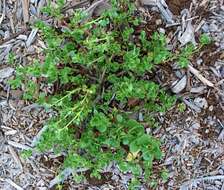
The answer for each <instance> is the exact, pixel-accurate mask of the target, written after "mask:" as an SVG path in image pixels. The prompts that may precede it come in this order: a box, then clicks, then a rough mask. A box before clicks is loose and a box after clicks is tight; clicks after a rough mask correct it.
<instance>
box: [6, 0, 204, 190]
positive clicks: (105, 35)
mask: <svg viewBox="0 0 224 190" xmlns="http://www.w3.org/2000/svg"><path fill="white" fill-rule="evenodd" d="M62 3H63V1H60V3H59V6H58V7H59V8H60V7H62ZM111 4H112V8H111V9H110V10H107V11H106V12H104V13H103V14H102V15H101V16H100V17H97V18H93V19H92V20H88V19H85V16H86V15H85V14H83V13H82V12H81V11H77V12H75V14H74V16H73V17H72V18H70V19H69V20H68V21H67V23H66V27H64V28H63V29H60V30H59V29H56V28H54V27H52V26H50V25H48V24H46V23H44V22H41V21H39V22H37V23H36V27H38V28H39V29H40V30H41V31H42V36H43V38H44V39H45V42H46V45H47V49H45V50H44V55H45V59H44V61H43V62H40V61H38V60H35V61H34V62H33V64H31V65H30V66H25V67H22V66H21V67H18V68H17V76H16V78H15V79H14V80H12V81H10V84H11V86H12V87H13V88H19V87H21V85H22V86H23V88H24V98H25V99H27V100H36V101H37V102H38V103H40V104H43V105H44V106H46V108H52V109H55V110H56V111H57V113H58V114H57V117H55V118H53V119H51V120H50V121H48V122H47V124H46V125H47V130H46V131H45V132H44V133H43V135H42V138H41V140H40V142H39V143H38V145H37V148H38V150H40V151H46V150H50V149H51V150H53V151H54V152H55V153H56V154H57V153H61V152H63V153H65V155H66V156H65V159H64V164H63V166H62V168H67V167H70V168H73V169H74V171H75V170H80V169H82V168H85V169H88V170H90V171H91V176H92V177H97V178H100V177H101V173H102V171H103V169H104V168H105V167H106V166H108V165H109V164H110V163H111V162H114V163H116V164H117V165H118V167H119V169H120V170H121V171H122V172H131V173H132V174H133V176H134V178H133V180H132V182H131V183H132V185H133V186H135V185H139V183H138V180H139V179H141V180H144V181H145V182H150V181H149V178H150V176H151V174H152V164H153V160H154V159H161V158H162V152H161V150H160V142H159V140H157V139H156V138H154V137H153V136H152V135H150V134H147V132H146V131H147V130H146V129H147V128H148V127H153V125H154V123H155V122H154V119H153V116H154V115H155V113H158V112H166V111H167V110H168V109H169V108H170V107H171V106H172V105H173V104H174V102H175V98H174V97H173V96H170V95H168V94H167V93H166V92H165V91H164V90H163V89H161V87H160V86H159V85H157V84H156V83H154V82H153V81H149V80H147V79H146V78H147V77H144V76H146V75H147V74H148V73H150V72H153V69H154V67H155V65H157V64H160V63H164V62H166V61H167V60H169V59H170V58H172V56H173V55H172V53H171V52H169V51H168V49H167V48H166V38H165V36H164V35H162V34H158V33H155V34H154V35H153V36H150V37H149V36H147V34H146V33H145V32H144V29H143V30H142V32H141V33H140V34H138V33H135V27H137V26H138V27H139V26H141V20H140V19H139V18H138V17H136V16H135V11H136V10H135V8H134V6H133V4H132V3H131V2H130V1H128V0H122V1H116V0H113V1H111ZM59 8H58V9H57V11H56V12H55V14H59V13H60V9H59ZM46 10H47V11H51V10H50V9H49V7H47V8H46ZM46 10H45V11H46ZM55 14H53V13H52V14H51V15H53V16H57V15H55ZM57 18H58V19H59V18H60V19H62V18H61V16H60V17H57ZM205 40H206V39H204V41H205ZM192 51H193V50H192ZM185 55H186V53H185V54H184V55H182V57H184V56H185ZM186 56H187V55H186ZM186 56H185V57H186ZM178 58H179V57H178ZM37 81H39V82H37ZM49 85H50V86H52V87H53V88H54V93H53V94H51V95H50V94H47V93H46V92H44V91H43V90H42V88H41V86H42V87H43V86H49ZM133 102H134V103H133ZM136 113H141V114H142V115H143V116H144V117H143V118H142V119H139V118H138V117H136V116H133V115H136ZM84 174H85V173H84V172H79V173H74V178H75V180H77V181H79V180H80V179H82V177H81V178H80V176H84ZM142 177H143V178H144V179H143V178H142ZM132 185H131V184H130V187H133V186H132Z"/></svg>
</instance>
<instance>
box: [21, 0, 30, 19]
mask: <svg viewBox="0 0 224 190" xmlns="http://www.w3.org/2000/svg"><path fill="white" fill-rule="evenodd" d="M22 8H23V21H24V23H28V22H29V0H22Z"/></svg>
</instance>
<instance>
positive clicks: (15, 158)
mask: <svg viewBox="0 0 224 190" xmlns="http://www.w3.org/2000/svg"><path fill="white" fill-rule="evenodd" d="M8 149H9V152H10V154H11V155H12V157H13V159H14V161H15V162H16V163H17V164H18V166H19V167H20V169H21V170H22V171H23V166H22V163H21V160H20V158H19V157H18V155H17V153H16V152H15V150H14V149H13V148H12V146H10V145H9V146H8Z"/></svg>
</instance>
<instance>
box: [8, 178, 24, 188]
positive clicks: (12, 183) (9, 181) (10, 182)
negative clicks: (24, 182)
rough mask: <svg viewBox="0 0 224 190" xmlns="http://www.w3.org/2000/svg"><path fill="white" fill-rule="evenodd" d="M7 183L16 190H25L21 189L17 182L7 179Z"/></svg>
mask: <svg viewBox="0 0 224 190" xmlns="http://www.w3.org/2000/svg"><path fill="white" fill-rule="evenodd" d="M5 181H6V182H7V183H8V184H10V185H11V186H13V187H14V188H15V189H17V190H24V189H23V188H22V187H20V186H19V185H17V184H16V183H15V182H13V181H12V180H11V179H5Z"/></svg>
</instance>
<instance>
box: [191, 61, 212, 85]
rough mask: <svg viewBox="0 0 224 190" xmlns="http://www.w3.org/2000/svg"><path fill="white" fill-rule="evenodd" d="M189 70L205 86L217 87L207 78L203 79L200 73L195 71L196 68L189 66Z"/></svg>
mask: <svg viewBox="0 0 224 190" xmlns="http://www.w3.org/2000/svg"><path fill="white" fill-rule="evenodd" d="M188 69H189V71H190V72H191V73H192V74H194V75H195V76H196V77H197V78H198V79H199V80H200V81H201V82H203V83H204V84H205V85H207V86H209V87H213V88H214V87H215V85H214V84H213V83H212V82H210V81H209V80H208V79H206V78H205V77H203V76H202V75H201V74H200V72H199V71H198V70H197V69H195V68H194V67H192V66H191V65H188Z"/></svg>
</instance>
